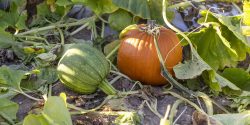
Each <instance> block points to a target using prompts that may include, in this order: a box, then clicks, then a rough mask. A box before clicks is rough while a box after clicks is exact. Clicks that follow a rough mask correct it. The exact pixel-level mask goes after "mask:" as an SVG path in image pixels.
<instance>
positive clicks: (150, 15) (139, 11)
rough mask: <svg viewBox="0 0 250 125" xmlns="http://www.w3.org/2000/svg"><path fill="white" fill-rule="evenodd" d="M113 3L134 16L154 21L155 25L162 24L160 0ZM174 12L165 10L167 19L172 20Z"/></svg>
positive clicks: (120, 0)
mask: <svg viewBox="0 0 250 125" xmlns="http://www.w3.org/2000/svg"><path fill="white" fill-rule="evenodd" d="M113 3H114V4H115V5H116V6H118V7H120V8H122V9H124V10H127V11H129V12H131V13H132V14H134V15H135V16H138V17H141V18H143V19H154V20H157V23H159V24H164V21H163V18H162V0H113ZM173 17H174V12H173V11H171V10H167V18H168V19H169V20H172V19H173Z"/></svg>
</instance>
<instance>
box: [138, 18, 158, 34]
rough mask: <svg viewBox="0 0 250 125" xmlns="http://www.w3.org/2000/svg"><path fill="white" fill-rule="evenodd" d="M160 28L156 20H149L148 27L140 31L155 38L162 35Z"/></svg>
mask: <svg viewBox="0 0 250 125" xmlns="http://www.w3.org/2000/svg"><path fill="white" fill-rule="evenodd" d="M160 28H161V27H160V26H159V25H157V24H156V20H148V22H147V25H146V26H143V27H140V28H139V30H140V31H143V32H146V33H148V34H150V35H153V36H158V35H159V34H160Z"/></svg>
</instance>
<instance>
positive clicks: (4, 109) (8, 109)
mask: <svg viewBox="0 0 250 125" xmlns="http://www.w3.org/2000/svg"><path fill="white" fill-rule="evenodd" d="M18 108H19V106H18V104H16V103H15V102H12V101H10V100H9V99H6V98H0V117H4V118H7V119H9V120H11V121H12V120H15V119H16V113H17V111H18Z"/></svg>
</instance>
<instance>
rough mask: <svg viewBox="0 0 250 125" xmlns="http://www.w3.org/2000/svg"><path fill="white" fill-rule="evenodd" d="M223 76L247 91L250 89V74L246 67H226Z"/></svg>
mask: <svg viewBox="0 0 250 125" xmlns="http://www.w3.org/2000/svg"><path fill="white" fill-rule="evenodd" d="M222 76H223V77H225V78H226V79H228V80H229V81H231V82H232V83H234V84H235V85H236V86H238V87H239V88H241V89H242V90H245V91H250V74H249V73H248V72H246V71H245V70H244V69H239V68H226V69H225V70H224V71H223V73H222Z"/></svg>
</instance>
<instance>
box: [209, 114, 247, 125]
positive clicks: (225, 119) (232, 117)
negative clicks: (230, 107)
mask: <svg viewBox="0 0 250 125" xmlns="http://www.w3.org/2000/svg"><path fill="white" fill-rule="evenodd" d="M210 117H212V118H214V119H216V120H217V121H219V122H220V123H222V124H223V125H249V124H250V111H245V112H242V113H237V114H236V113H235V114H216V115H212V116H210Z"/></svg>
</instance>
